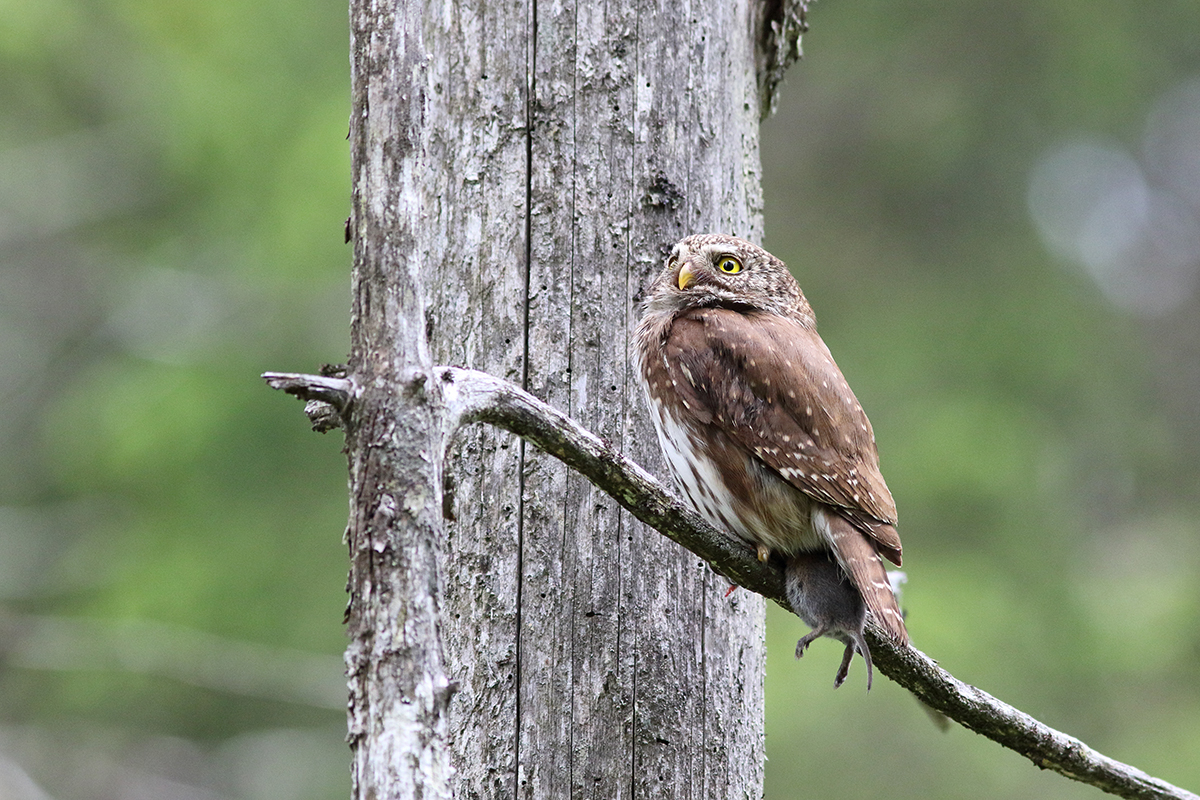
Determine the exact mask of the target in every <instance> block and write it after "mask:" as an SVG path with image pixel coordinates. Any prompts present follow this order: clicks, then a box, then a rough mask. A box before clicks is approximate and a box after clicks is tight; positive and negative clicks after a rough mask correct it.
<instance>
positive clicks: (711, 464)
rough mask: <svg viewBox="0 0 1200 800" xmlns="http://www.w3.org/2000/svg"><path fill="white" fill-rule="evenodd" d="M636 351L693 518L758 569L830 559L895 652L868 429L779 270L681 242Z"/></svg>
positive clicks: (884, 494) (654, 292)
mask: <svg viewBox="0 0 1200 800" xmlns="http://www.w3.org/2000/svg"><path fill="white" fill-rule="evenodd" d="M635 351H636V355H637V359H638V361H639V374H640V376H641V378H642V381H643V386H644V388H645V390H646V396H647V400H648V402H649V405H650V408H651V412H652V414H651V415H652V417H653V418H654V422H655V425H656V428H657V430H658V434H659V440H660V443H661V444H662V446H663V450H664V453H665V454H666V456H667V462H668V464H669V465H670V468H671V471H672V473H673V474H674V476H675V478H676V481H677V482H678V484H679V486H680V489H681V490H682V492H683V494H684V495H685V497H686V498H687V499H688V501H689V502H691V503H692V505H693V506H695V507H696V509H697V511H699V512H700V513H701V514H703V515H704V516H706V517H707V518H708V519H709V520H710V521H711V522H712V523H713V524H714V525H717V526H719V527H723V528H725V529H726V530H729V531H731V532H732V533H734V534H735V535H737V536H740V537H741V538H743V539H745V540H746V541H748V542H750V543H751V544H753V545H755V546H757V547H758V548H759V554H760V557H763V558H765V557H768V556H769V554H770V553H778V554H779V555H780V556H782V557H783V558H784V559H785V560H787V559H791V558H793V557H795V556H797V554H799V553H805V552H808V553H813V552H818V553H819V552H828V553H830V554H832V555H833V556H834V557H835V558H836V561H837V564H838V565H839V566H840V568H841V569H842V570H843V571H844V572H845V574H846V575H848V576H849V579H850V581H851V583H852V584H853V586H854V588H855V589H856V590H857V591H858V593H859V595H860V596H861V597H862V600H863V602H864V604H865V606H866V609H867V610H868V611H869V612H870V614H871V615H872V616H873V617H874V618H875V620H876V621H877V622H878V624H879V625H880V627H882V628H883V630H884V631H886V632H887V633H888V635H889V636H890V637H891V638H892V639H894V640H895V641H896V642H898V643H901V644H903V643H905V642H907V641H908V633H907V631H906V630H905V627H904V621H903V619H902V617H901V615H900V610H899V607H898V606H897V604H896V598H895V595H894V594H893V593H892V589H891V587H890V585H889V584H888V581H887V575H886V572H885V570H884V568H883V562H882V561H881V559H880V556H881V555H882V556H883V557H884V558H887V559H888V560H890V561H892V562H894V563H896V564H899V563H900V536H899V534H898V533H897V532H896V528H895V525H896V506H895V503H894V502H893V500H892V495H891V492H889V491H888V488H887V484H886V483H885V482H884V480H883V475H882V474H881V473H880V471H879V456H878V454H877V452H876V449H875V436H874V433H873V432H872V430H871V423H870V422H869V421H868V420H867V416H866V414H865V413H864V412H863V409H862V406H861V405H859V403H858V400H857V399H856V398H855V396H854V393H853V392H852V391H851V390H850V387H849V386H848V385H847V383H846V380H845V378H843V377H842V373H841V371H840V370H839V369H838V367H837V365H836V364H835V363H834V361H833V357H832V356H831V355H830V354H829V350H828V348H826V347H825V343H824V342H823V341H821V337H820V336H818V335H817V330H816V318H815V317H814V316H813V312H812V309H811V308H810V307H809V305H808V301H807V300H805V298H804V294H803V293H802V292H801V291H800V287H799V285H798V284H797V283H796V281H795V279H794V278H793V277H792V276H791V273H789V272H788V270H787V267H786V266H785V265H784V263H783V262H782V261H780V260H779V259H778V258H776V257H775V256H773V255H771V254H770V253H768V252H766V251H765V250H763V249H762V248H761V247H758V246H756V245H754V244H751V243H750V242H747V241H744V240H742V239H738V238H735V237H733V236H726V235H723V234H702V235H698V236H689V237H688V238H686V239H684V240H683V241H681V242H679V243H678V244H677V245H676V246H675V249H674V250H673V252H672V253H671V256H670V258H668V260H667V264H666V268H665V269H664V270H663V272H662V273H661V274H660V275H659V276H658V277H657V278H656V279H655V281H654V282H653V284H652V285H651V286H650V288H649V290H648V292H647V295H646V301H645V311H644V315H643V317H642V320H641V322H640V324H639V325H638V328H637V334H636V344H635Z"/></svg>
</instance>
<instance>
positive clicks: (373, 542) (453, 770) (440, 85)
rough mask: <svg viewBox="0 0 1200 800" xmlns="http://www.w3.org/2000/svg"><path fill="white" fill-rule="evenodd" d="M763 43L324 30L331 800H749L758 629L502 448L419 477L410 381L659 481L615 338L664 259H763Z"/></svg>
mask: <svg viewBox="0 0 1200 800" xmlns="http://www.w3.org/2000/svg"><path fill="white" fill-rule="evenodd" d="M764 5H767V4H765V3H764ZM776 5H777V4H776ZM763 13H764V12H763V11H762V10H761V9H759V8H757V6H756V5H755V3H754V2H753V0H740V2H733V3H723V2H720V3H695V4H693V5H692V6H690V7H689V6H688V5H687V4H683V5H682V6H681V5H680V4H676V3H668V2H660V3H659V4H658V5H657V6H655V5H653V4H643V7H638V6H635V5H634V4H632V3H612V4H603V3H580V4H578V5H576V4H575V3H574V2H569V1H568V2H559V3H548V2H543V3H537V2H536V1H535V2H530V3H497V2H491V1H490V0H462V1H461V2H455V3H449V2H448V3H425V2H417V0H397V2H396V3H395V4H394V5H393V4H389V3H383V2H378V1H377V0H353V1H352V4H351V34H352V75H353V111H352V116H351V137H350V138H351V149H352V157H353V172H354V193H353V216H352V220H351V231H352V233H353V237H354V242H355V254H354V311H353V319H352V347H353V350H352V353H351V361H350V370H351V371H352V373H353V375H354V378H355V381H356V382H357V384H358V385H359V386H361V387H362V392H361V395H360V396H359V397H358V398H357V399H356V400H355V404H354V410H353V413H352V414H351V415H350V417H349V422H348V424H347V447H348V453H349V461H350V476H351V502H352V509H351V515H350V524H349V528H348V532H347V535H348V543H349V547H350V553H351V573H350V586H349V588H350V591H351V602H350V607H349V609H348V611H347V619H348V623H349V632H350V636H351V639H352V642H351V645H350V648H349V651H348V653H347V664H348V669H349V674H350V687H351V698H350V704H351V707H350V738H351V745H352V748H353V751H354V770H353V775H354V795H355V797H360V798H368V797H370V798H392V797H445V796H450V795H451V794H453V795H454V796H457V797H458V798H471V797H481V798H484V797H486V798H493V797H508V796H514V795H515V796H517V797H521V798H527V797H528V798H556V799H557V798H564V797H577V796H583V795H587V796H596V797H619V796H629V795H632V796H634V797H646V796H663V795H668V796H675V797H696V798H705V799H706V800H707V799H708V798H721V797H731V798H732V797H737V798H744V797H759V796H761V794H762V765H763V667H764V648H763V601H762V598H761V597H759V596H757V595H753V594H750V593H748V592H737V593H735V594H733V595H732V596H731V597H729V598H725V597H724V595H725V589H726V588H727V586H728V584H727V582H726V581H724V580H722V579H721V578H720V577H718V576H716V575H714V574H713V573H712V572H711V571H710V570H708V568H707V567H705V566H704V565H703V563H702V562H701V561H700V560H699V559H698V558H697V557H695V556H693V555H691V554H689V553H688V552H687V551H685V550H683V549H682V548H680V547H679V546H677V545H675V544H673V543H671V542H669V541H667V540H665V539H664V538H663V537H661V536H660V535H658V534H657V533H656V532H654V531H653V530H652V529H649V528H647V527H645V526H644V525H642V524H641V523H639V522H637V521H636V520H634V519H633V518H632V517H630V516H629V515H628V514H627V513H626V512H624V511H622V510H621V509H619V507H618V506H617V505H616V504H615V503H614V502H613V501H612V500H611V499H609V498H608V497H607V496H606V495H604V494H603V493H602V492H600V491H599V490H597V489H595V488H594V487H592V486H591V484H589V483H587V481H585V480H584V479H583V478H581V477H580V476H578V475H576V474H574V473H572V472H570V471H569V470H567V469H566V468H565V467H564V466H563V465H562V464H561V463H559V462H558V461H555V460H554V459H552V458H550V457H549V456H546V455H544V454H542V453H540V452H538V451H536V450H535V449H534V448H532V447H526V446H525V445H524V444H523V443H522V442H521V441H520V440H518V439H516V438H514V437H513V436H511V435H510V434H506V433H503V432H501V431H497V430H494V429H491V428H489V427H485V426H475V427H474V428H471V429H469V430H467V431H464V432H463V433H462V434H460V435H459V436H458V437H457V439H456V440H455V445H454V447H452V448H451V450H450V455H449V457H448V458H447V459H445V462H444V463H443V461H442V458H441V453H442V446H443V442H442V438H443V437H444V436H445V435H446V433H447V432H446V431H445V430H444V429H443V428H442V427H441V426H442V423H443V421H442V420H441V419H440V418H439V415H438V409H439V392H440V391H442V388H441V387H440V386H439V385H438V381H436V380H434V378H433V373H432V371H431V370H432V366H433V365H434V364H463V365H466V366H470V367H473V368H476V369H481V370H484V371H487V372H490V373H492V374H494V375H497V376H500V377H504V378H507V379H509V380H512V381H514V382H516V383H519V384H521V385H522V386H524V387H525V388H526V389H528V390H529V391H530V392H532V393H533V394H534V395H536V396H538V397H539V398H542V399H544V400H546V401H547V402H549V403H550V404H551V405H553V406H556V407H558V408H560V409H562V410H563V411H565V412H566V413H568V414H570V415H571V416H573V417H575V418H576V419H577V420H579V421H580V422H582V423H583V424H584V425H585V426H587V427H588V428H590V429H591V430H592V431H595V432H596V433H598V434H600V435H602V436H605V437H607V438H608V439H609V440H611V441H612V442H613V443H614V444H615V445H616V446H617V447H618V448H619V449H621V450H623V451H625V452H626V453H628V454H629V455H630V456H631V457H632V458H634V459H635V460H636V461H638V462H640V463H642V464H645V465H647V466H650V467H651V468H657V467H658V466H660V465H661V457H660V455H659V453H658V451H657V444H656V442H655V439H654V435H653V434H652V432H651V427H650V425H649V421H648V418H647V416H646V411H645V408H644V406H643V401H642V397H641V392H640V390H638V389H637V388H636V382H635V379H634V376H633V374H632V371H631V367H630V364H629V353H628V341H629V335H630V331H631V330H632V328H633V325H634V323H635V322H636V317H637V313H638V312H637V300H638V298H639V296H640V290H641V289H642V287H644V286H645V285H646V284H647V283H648V281H649V280H650V278H651V276H652V275H653V274H654V273H655V272H656V271H657V270H658V269H660V268H661V263H662V260H663V258H664V256H665V254H666V253H667V252H668V251H669V249H670V247H671V245H672V244H673V243H674V242H675V241H677V240H678V239H680V238H682V237H683V236H685V235H687V234H690V233H698V232H704V231H725V232H730V233H735V234H738V235H741V236H744V237H747V238H750V239H754V240H757V239H760V238H761V229H762V221H761V214H760V208H761V194H760V189H759V172H760V167H759V156H758V119H759V110H760V107H765V106H766V105H767V103H766V102H764V99H765V98H761V97H760V93H759V86H758V78H757V77H756V74H758V73H756V62H757V63H758V65H759V71H758V72H761V68H762V62H763V58H764V55H763V52H762V47H761V45H758V43H757V42H756V39H757V37H758V32H760V31H762V30H763V26H764V22H763V21H762V15H763ZM756 46H758V49H757V50H756ZM443 472H444V475H443Z"/></svg>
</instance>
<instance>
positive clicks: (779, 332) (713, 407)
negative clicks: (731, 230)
mask: <svg viewBox="0 0 1200 800" xmlns="http://www.w3.org/2000/svg"><path fill="white" fill-rule="evenodd" d="M664 344H665V345H666V351H665V353H664V355H665V356H666V358H665V359H664V361H665V363H666V366H667V369H668V370H669V371H670V372H671V373H672V374H671V378H672V381H673V383H674V387H675V389H676V391H677V392H678V394H679V397H680V399H681V400H683V401H684V402H685V405H686V406H687V407H688V408H689V409H691V410H692V412H693V414H694V415H695V417H696V419H697V421H698V422H701V423H708V424H712V425H715V426H717V427H719V428H720V429H721V430H722V431H724V432H725V433H726V434H727V435H728V436H729V437H730V438H732V439H733V440H734V441H735V442H737V443H738V444H739V445H740V446H741V447H743V448H745V449H746V450H747V451H749V452H751V453H753V454H754V455H755V456H756V457H757V458H758V459H760V460H761V461H762V462H763V463H765V464H766V465H767V466H769V467H770V468H771V469H773V470H774V471H775V472H776V473H778V474H779V476H780V477H782V478H783V479H784V480H786V481H787V482H788V483H790V484H792V485H793V486H795V487H796V488H797V489H799V490H800V491H802V492H804V493H805V494H807V495H809V496H810V497H813V498H814V499H816V500H819V501H820V502H822V503H825V504H826V505H829V506H832V507H833V508H834V509H835V510H836V511H837V512H838V513H839V514H841V515H842V516H844V517H846V518H847V519H848V520H850V521H851V522H852V523H854V524H855V527H858V528H859V529H860V530H862V531H863V532H864V533H867V534H868V535H870V536H871V537H872V538H874V539H875V540H876V542H877V543H878V545H879V546H880V550H881V551H882V552H883V554H884V555H885V556H887V558H888V559H889V560H890V561H893V562H895V563H896V564H899V563H900V536H899V534H898V533H897V532H896V529H895V527H894V526H895V524H896V504H895V501H894V500H893V499H892V493H891V492H890V491H889V490H888V487H887V484H886V483H885V482H884V480H883V475H882V474H881V473H880V471H879V456H878V452H877V451H876V449H875V435H874V433H873V432H872V430H871V423H870V422H869V421H868V420H867V415H866V413H864V412H863V409H862V406H861V405H859V403H858V400H857V398H855V396H854V393H853V392H852V391H851V390H850V387H849V385H848V384H847V383H846V379H845V378H844V377H843V376H842V373H841V370H839V369H838V367H837V365H836V364H835V363H834V361H833V357H832V356H831V355H830V354H829V350H828V348H826V347H825V343H824V342H822V341H821V338H820V337H819V336H818V335H817V334H816V332H815V331H813V330H812V329H810V328H806V327H805V326H803V325H801V324H800V323H799V322H797V321H795V320H791V319H788V318H785V317H780V316H777V315H773V314H765V313H761V312H749V313H742V312H739V311H734V310H730V309H722V308H701V309H695V310H692V311H690V312H687V313H685V314H684V315H682V316H681V317H679V318H678V319H677V320H676V322H675V324H674V325H673V326H672V327H671V331H670V333H669V334H668V336H667V340H666V342H665V343H664Z"/></svg>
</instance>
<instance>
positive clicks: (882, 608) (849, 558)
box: [813, 507, 908, 645]
mask: <svg viewBox="0 0 1200 800" xmlns="http://www.w3.org/2000/svg"><path fill="white" fill-rule="evenodd" d="M813 527H814V528H816V530H817V531H818V532H819V533H820V534H821V535H822V536H823V537H824V538H825V540H826V541H828V542H829V546H830V549H832V550H833V553H834V555H835V556H837V560H838V564H839V565H840V566H841V568H842V569H843V570H844V571H845V572H846V574H847V575H849V576H850V581H851V583H853V584H854V586H855V588H856V589H858V593H859V594H860V595H862V599H863V604H864V605H866V607H867V611H869V612H871V616H872V617H873V618H874V619H875V624H876V625H878V626H879V627H880V628H882V629H883V631H884V633H886V634H887V635H888V637H889V638H890V639H891V640H892V641H894V642H895V643H896V644H899V645H905V644H908V629H907V628H905V627H904V617H903V616H902V615H901V614H900V605H899V604H898V603H897V602H896V594H895V593H894V592H893V591H892V585H891V583H889V582H888V578H887V570H885V569H884V568H883V560H882V559H881V558H880V557H879V553H878V552H877V551H876V550H875V545H873V544H872V543H871V540H870V539H869V538H868V537H867V536H866V534H864V533H862V532H861V531H860V530H859V529H858V528H856V527H854V525H853V524H852V523H851V522H850V521H849V520H848V519H846V518H845V517H843V516H842V515H841V514H838V513H837V512H835V511H833V510H832V509H828V508H823V507H818V508H815V509H813Z"/></svg>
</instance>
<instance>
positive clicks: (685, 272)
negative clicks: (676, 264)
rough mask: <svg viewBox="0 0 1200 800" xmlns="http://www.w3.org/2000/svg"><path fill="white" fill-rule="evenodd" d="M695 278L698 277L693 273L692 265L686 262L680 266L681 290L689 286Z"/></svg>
mask: <svg viewBox="0 0 1200 800" xmlns="http://www.w3.org/2000/svg"><path fill="white" fill-rule="evenodd" d="M695 279H696V275H695V273H693V272H692V269H691V267H689V266H688V265H687V263H686V262H684V265H683V266H682V267H680V268H679V289H680V291H682V290H684V289H686V288H687V287H688V285H689V284H690V283H691V282H692V281H693V280H695Z"/></svg>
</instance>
